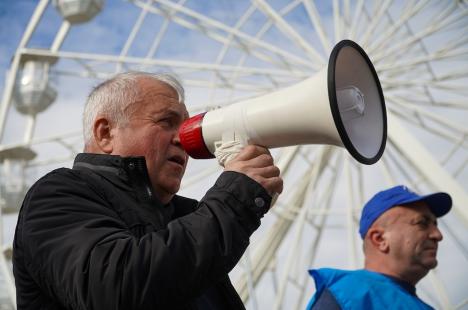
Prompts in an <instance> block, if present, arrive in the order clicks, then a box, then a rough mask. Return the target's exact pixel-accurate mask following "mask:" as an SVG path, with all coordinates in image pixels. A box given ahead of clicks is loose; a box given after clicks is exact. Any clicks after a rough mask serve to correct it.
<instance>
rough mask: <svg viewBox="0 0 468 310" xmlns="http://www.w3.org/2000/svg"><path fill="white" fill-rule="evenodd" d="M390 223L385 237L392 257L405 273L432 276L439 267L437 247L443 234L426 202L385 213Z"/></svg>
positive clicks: (395, 208) (396, 208)
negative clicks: (432, 272)
mask: <svg viewBox="0 0 468 310" xmlns="http://www.w3.org/2000/svg"><path fill="white" fill-rule="evenodd" d="M384 215H385V216H386V217H387V220H389V222H388V225H387V227H386V228H385V233H384V235H385V236H386V238H387V240H388V242H389V255H390V257H391V258H392V259H394V260H395V261H394V262H395V263H396V264H397V265H398V266H400V267H401V268H402V269H406V270H407V271H415V272H426V273H427V272H428V271H429V270H430V269H432V268H435V267H436V266H437V258H436V255H437V245H438V242H439V241H441V240H442V234H441V232H440V231H439V229H438V227H437V219H436V217H435V216H434V214H432V212H431V211H430V209H429V208H428V206H427V205H426V204H425V203H424V202H417V203H413V204H411V206H407V207H404V206H398V207H394V208H392V209H390V210H388V211H387V212H385V213H384Z"/></svg>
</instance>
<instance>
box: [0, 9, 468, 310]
mask: <svg viewBox="0 0 468 310" xmlns="http://www.w3.org/2000/svg"><path fill="white" fill-rule="evenodd" d="M316 2H318V3H321V4H323V3H324V2H321V1H316ZM36 3H37V1H35V0H16V1H13V0H11V1H8V0H0V93H3V85H4V80H5V74H6V70H7V68H8V67H9V65H10V61H11V59H12V57H13V55H14V52H15V50H16V48H17V46H18V44H19V41H20V39H21V37H22V35H23V32H24V30H25V28H26V26H27V22H28V21H29V19H30V17H31V15H32V13H33V10H34V8H35V5H36ZM232 3H233V2H231V1H229V0H223V1H213V2H210V5H204V4H202V1H190V0H189V1H187V4H186V5H187V6H188V7H190V8H193V9H194V10H197V11H202V12H203V13H204V14H205V16H209V17H217V18H220V17H219V16H222V17H221V18H220V19H221V20H222V21H223V22H224V23H226V24H228V25H234V24H235V23H236V22H237V21H238V15H239V14H240V13H241V12H244V11H245V10H246V8H247V5H246V4H245V3H244V2H239V5H233V4H232ZM269 3H270V4H271V6H272V7H274V8H276V9H278V8H281V7H282V5H283V4H282V1H281V0H275V1H270V2H269ZM395 3H397V4H398V3H399V1H396V2H395ZM398 5H399V4H398ZM226 8H227V9H226ZM391 9H393V7H392V8H391ZM226 11H228V14H227V13H226ZM318 11H319V14H321V17H322V20H323V22H324V24H325V25H326V26H327V29H328V28H330V27H332V26H333V20H332V18H331V14H332V12H331V11H330V7H329V6H326V5H324V6H321V5H320V4H319V5H318ZM138 14H139V10H136V9H135V8H134V7H132V6H130V5H129V4H128V3H127V2H121V1H116V0H107V1H106V6H105V10H104V11H103V12H101V13H100V14H99V15H98V16H97V17H96V18H95V19H94V20H93V21H92V22H90V23H89V24H84V25H78V26H74V27H73V28H72V29H71V30H70V33H69V36H67V38H66V40H65V41H64V42H63V45H62V49H63V50H70V51H75V52H83V53H97V54H113V55H115V54H118V53H119V52H120V50H121V48H122V46H123V45H124V43H125V40H126V38H127V36H128V34H129V33H130V28H129V27H128V24H129V23H130V22H134V21H135V20H136V18H137V17H138ZM289 17H290V19H289V20H288V21H289V22H290V24H291V25H293V26H294V27H295V29H296V31H297V32H298V33H299V34H300V35H301V36H302V37H304V38H306V39H307V40H310V41H311V42H318V40H319V38H318V36H317V34H316V33H315V32H310V31H308V29H309V28H310V27H311V23H310V21H309V20H308V19H307V18H306V15H305V14H304V12H303V11H293V12H292V13H291V14H290V15H289ZM293 17H294V18H293ZM420 18H421V17H417V18H415V21H414V23H418V22H421V21H419V19H420ZM188 21H190V19H188ZM265 21H266V18H265V15H263V14H261V13H258V12H257V11H256V12H255V13H254V14H253V15H252V18H251V19H249V21H248V22H247V23H246V24H245V25H244V26H243V28H242V30H244V31H245V32H247V33H251V32H253V31H255V30H258V24H260V23H265ZM60 22H61V20H60V16H59V15H58V13H57V12H56V11H55V9H54V8H53V7H52V6H49V8H48V9H47V11H46V13H45V15H44V18H43V20H42V21H41V23H40V26H39V28H38V29H37V33H36V34H35V35H34V36H33V37H32V39H31V42H30V44H29V46H33V47H48V46H50V44H51V42H52V41H53V38H54V36H55V34H56V31H57V29H58V25H60ZM162 25H163V23H162V22H161V21H160V20H159V19H156V18H155V17H153V16H148V17H147V19H145V24H144V25H143V27H142V31H140V32H139V33H138V35H137V36H136V38H135V44H133V45H132V47H131V48H130V49H129V51H128V55H129V56H132V57H144V56H145V53H146V51H147V50H148V49H149V48H150V45H151V42H152V39H153V36H154V33H155V30H157V29H158V28H160V27H162ZM384 30H385V29H380V31H384ZM327 31H328V35H329V36H330V37H332V36H333V32H332V31H330V30H327ZM218 34H220V35H224V34H223V33H222V32H221V31H219V33H218ZM265 41H266V42H268V43H271V44H278V45H279V46H282V48H283V49H284V50H285V51H287V52H290V53H294V54H295V55H300V56H307V55H305V53H304V51H303V50H301V49H300V48H298V47H297V46H296V45H294V44H290V41H289V40H288V39H287V38H285V36H284V35H282V34H281V31H280V30H279V29H278V28H274V27H273V28H272V29H270V30H269V32H268V34H267V35H266V36H265ZM434 42H436V43H437V41H434ZM161 46H162V47H161V48H160V49H158V51H157V53H156V55H155V58H156V59H164V60H174V61H177V60H183V61H190V62H197V63H198V62H199V63H211V62H213V60H214V59H216V58H217V57H218V56H219V50H220V48H221V47H222V44H220V43H219V42H215V41H213V40H211V39H207V37H206V35H203V34H200V33H199V32H195V31H190V30H187V28H184V27H181V26H178V25H172V26H171V27H170V28H169V29H168V32H167V35H166V36H164V38H163V39H162V41H161ZM316 46H317V50H318V52H319V53H320V54H321V55H323V56H324V58H325V59H326V57H327V56H326V54H327V52H326V50H325V49H323V48H322V46H321V45H320V44H316ZM436 46H437V44H433V45H430V46H429V47H430V48H435V47H436ZM188 50H190V57H189V58H188V57H187V51H188ZM240 57H241V53H240V52H239V51H237V50H235V49H230V50H228V51H227V53H226V55H225V58H224V59H223V63H225V64H234V65H235V64H236V63H237V61H238V59H239V58H240ZM59 64H60V65H61V68H62V69H66V68H71V69H69V70H70V71H73V70H78V69H77V67H78V66H77V65H76V64H75V65H74V64H73V63H72V62H71V61H66V60H60V63H59ZM245 64H246V66H249V65H252V66H257V67H262V68H266V69H268V68H270V67H271V64H269V63H268V62H267V61H261V60H258V59H257V58H254V57H247V58H246V59H245ZM464 64H465V65H466V62H465V63H464ZM67 66H68V67H67ZM73 66H75V67H73ZM102 66H103V71H109V72H110V71H112V70H113V68H108V67H105V65H102ZM278 68H281V67H280V66H279V65H278ZM278 68H275V69H278ZM80 70H81V69H80ZM451 70H453V67H452V68H451ZM303 71H304V72H307V73H309V72H310V74H313V72H314V69H312V68H304V69H303ZM179 72H183V74H184V78H186V79H187V84H188V86H189V87H188V92H187V98H189V100H190V102H189V103H188V105H193V106H200V105H201V106H203V105H206V104H207V103H206V101H207V98H208V99H210V100H211V99H213V98H214V99H213V101H214V102H218V101H219V100H223V99H225V98H226V97H230V96H232V97H235V96H236V95H242V93H235V94H231V93H230V92H229V91H227V90H216V91H215V92H213V93H209V92H210V91H209V90H206V88H203V87H197V85H196V84H195V83H193V81H197V80H202V79H208V78H209V77H207V76H208V74H206V73H200V72H198V71H196V72H191V71H190V70H186V71H183V70H180V71H179ZM408 74H409V77H408V76H407V77H406V79H408V80H410V79H415V76H416V75H417V74H420V73H418V72H414V73H411V72H409V73H408ZM385 75H386V76H387V74H386V73H385ZM296 79H297V78H296ZM278 80H279V81H280V82H282V83H285V84H287V83H290V82H291V81H293V80H294V79H292V78H290V77H288V76H287V77H281V78H278ZM191 81H192V84H191ZM98 82H99V79H95V78H89V79H81V78H76V77H72V76H68V75H67V74H66V72H62V75H61V76H60V78H57V79H53V80H52V81H51V83H52V84H53V85H54V87H57V89H59V90H60V92H59V95H58V98H57V100H56V103H54V104H53V105H52V106H51V107H50V108H49V109H48V110H47V112H44V113H43V114H39V116H38V122H37V125H36V129H35V132H34V138H37V139H40V138H43V137H47V136H50V135H53V134H55V133H57V134H58V133H65V132H77V131H79V130H80V129H81V110H82V107H83V102H84V101H85V100H86V94H87V93H88V92H89V90H90V89H91V88H92V86H93V85H96V84H97V83H98ZM242 82H243V86H249V83H250V86H252V85H254V86H255V87H257V88H258V90H254V91H253V92H255V91H259V92H264V91H265V89H271V88H272V81H270V80H268V79H266V78H263V79H260V78H259V77H257V78H256V79H251V80H249V79H248V78H246V79H244V80H242ZM255 87H254V88H255ZM403 94H404V95H406V96H412V95H413V94H410V95H409V94H408V92H404V93H403ZM415 96H416V95H415ZM217 100H218V101H217ZM452 114H455V115H454V116H453V119H457V120H458V119H466V118H465V115H466V112H465V111H460V113H458V110H456V111H455V113H453V111H452ZM24 126H25V121H24V117H22V116H21V115H20V114H18V113H17V112H15V111H14V110H13V111H10V114H9V116H8V120H7V126H6V131H5V133H6V135H5V137H4V140H3V141H1V143H2V144H3V143H5V144H9V143H15V142H18V141H20V140H21V139H22V135H23V132H22V131H23V128H24ZM416 127H417V126H416ZM414 130H415V131H416V130H420V129H418V128H415V129H414ZM79 139H80V137H78V139H77V140H79ZM422 139H423V142H424V145H426V146H428V147H430V148H431V151H433V152H443V151H444V148H445V145H446V144H443V145H444V147H443V148H440V147H439V149H437V143H432V142H431V141H437V140H434V139H436V138H434V137H432V136H429V135H423V138H422ZM77 140H76V141H77ZM442 142H443V143H444V142H445V141H442ZM434 144H435V146H434ZM447 147H449V146H447ZM44 148H47V149H48V150H49V151H48V152H42V153H41V154H40V155H39V158H40V159H47V157H48V156H50V150H53V152H61V151H63V150H61V149H60V148H59V147H57V146H52V145H45V146H44ZM445 151H446V150H445ZM388 152H389V153H391V152H392V153H393V154H396V151H395V150H394V149H390V150H389V151H388ZM465 152H466V151H465ZM460 153H462V154H461V156H463V155H464V154H466V153H463V151H460ZM313 154H314V153H313ZM461 158H463V157H461ZM465 158H466V157H465ZM312 159H314V157H313V156H309V157H308V158H307V156H304V158H303V161H300V160H298V161H297V162H295V163H294V165H295V167H296V168H295V171H294V172H293V173H291V174H292V175H293V176H294V177H296V178H297V177H298V176H299V175H300V173H299V172H302V170H304V165H306V164H307V162H310V161H311V160H312ZM192 162H193V161H191V164H192ZM453 162H454V163H456V162H457V161H456V160H453ZM65 164H66V165H69V162H66V163H65ZM61 165H63V163H61ZM212 166H213V165H212V163H209V162H197V164H196V165H195V164H193V165H192V166H191V167H190V169H192V170H191V171H192V172H199V171H203V170H205V169H211V167H212ZM353 166H354V165H353ZM53 167H54V165H49V166H47V167H46V169H52V168H53ZM338 167H340V166H338ZM453 169H454V170H456V167H454V168H453ZM330 170H332V169H330ZM376 170H378V167H376V166H373V167H365V168H363V171H364V172H363V173H370V172H372V173H373V172H375V171H376ZM461 170H462V171H461V175H462V176H463V173H464V174H465V176H466V175H468V172H467V170H468V169H465V170H463V169H461ZM217 171H218V173H219V171H220V170H219V169H218V170H217ZM43 172H44V171H43V170H39V171H36V172H34V171H33V172H30V177H31V179H35V178H37V177H39V176H40V175H41V174H42V173H43ZM329 173H330V171H327V172H326V173H325V177H327V174H329ZM215 177H216V173H215V174H212V175H210V176H208V177H206V178H205V179H204V182H203V183H204V184H208V183H212V182H213V181H214V179H215ZM381 178H382V177H381V175H380V174H379V175H378V176H374V177H370V178H368V179H366V180H365V182H366V185H367V186H369V188H371V186H372V183H374V182H375V183H378V182H382V180H381ZM415 183H416V184H417V181H415ZM297 184H299V181H297V183H296V182H293V183H288V184H286V186H287V187H288V193H289V192H290V191H292V190H293V189H294V187H295V186H297ZM340 184H341V183H340ZM422 186H423V188H424V185H422ZM205 187H206V186H205ZM336 187H337V189H336V191H335V192H337V193H338V192H343V193H344V192H346V191H347V190H348V189H347V188H346V187H345V186H343V185H342V184H341V185H338V184H337V185H336ZM187 193H188V196H191V197H195V198H201V197H200V196H201V194H200V193H201V191H200V186H194V188H193V189H190V190H188V191H187ZM368 195H369V192H366V196H368ZM343 196H344V197H341V196H339V197H335V200H336V203H337V204H338V205H340V204H344V203H346V201H345V199H346V198H345V197H346V196H345V195H343ZM310 200H312V198H310ZM268 220H269V218H267V219H265V221H268ZM330 221H331V223H330V227H334V225H340V224H341V223H338V221H336V223H335V219H333V220H330ZM451 223H457V222H456V220H454V219H451V220H450V221H449V222H448V224H449V225H450V224H451ZM7 225H8V227H7V229H6V231H7V232H6V235H5V238H6V239H7V240H11V238H12V235H13V227H14V220H11V221H8V222H7ZM455 226H456V225H454V227H455ZM460 232H461V233H463V232H465V233H466V230H463V229H461V230H456V233H460ZM310 233H311V234H312V233H313V232H310ZM259 235H260V233H258V234H257V235H256V236H257V237H258V236H259ZM340 238H341V237H340V235H339V234H338V233H337V232H336V231H334V230H333V229H331V231H330V232H329V237H328V239H327V240H328V242H327V243H322V244H321V245H320V247H319V249H320V251H321V253H323V254H325V253H329V254H327V255H322V256H320V257H319V258H318V260H317V264H319V265H334V264H342V262H341V263H340V257H336V254H333V253H336V252H339V251H340V250H341V252H343V251H345V250H347V249H343V246H342V240H341V239H340ZM447 244H449V245H447V246H446V247H445V245H444V246H443V247H442V249H441V251H443V252H442V254H443V258H444V260H443V262H442V265H443V266H445V267H447V266H449V265H452V266H456V265H459V264H460V263H461V264H463V263H464V264H465V266H466V260H463V258H461V259H460V255H459V254H457V255H451V252H450V251H449V249H452V248H453V247H454V245H453V244H452V243H451V241H448V242H447ZM282 255H283V256H282V257H280V258H279V259H282V260H285V257H286V256H287V255H286V254H282ZM461 269H463V266H462V267H461ZM442 270H444V272H445V273H446V274H448V276H447V278H446V279H456V281H460V277H457V272H458V270H457V269H456V268H450V269H448V268H445V269H442ZM463 274H465V275H466V268H464V270H463ZM461 291H462V290H460V287H457V289H455V290H454V291H452V292H449V294H451V297H453V295H455V296H456V297H455V300H458V301H460V300H461V297H460V295H461V294H462V293H461ZM265 295H266V296H270V295H271V292H266V293H265ZM271 297H272V298H273V296H271Z"/></svg>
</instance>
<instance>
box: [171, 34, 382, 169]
mask: <svg viewBox="0 0 468 310" xmlns="http://www.w3.org/2000/svg"><path fill="white" fill-rule="evenodd" d="M179 136H180V141H181V144H182V146H183V147H184V149H185V150H186V151H187V153H188V154H189V155H190V156H192V157H194V158H213V157H214V154H215V152H216V149H217V148H218V147H219V146H220V145H222V144H223V143H227V142H230V141H240V142H241V143H243V144H256V145H261V146H264V147H267V148H277V147H286V146H292V145H303V144H330V145H336V146H341V147H345V148H346V149H347V150H348V151H349V152H350V154H351V155H352V156H353V157H354V158H355V159H357V160H358V161H359V162H361V163H364V164H373V163H375V162H376V161H377V160H378V159H379V158H380V157H381V156H382V154H383V151H384V148H385V142H386V136H387V125H386V111H385V102H384V98H383V93H382V89H381V87H380V83H379V80H378V77H377V74H376V72H375V69H374V68H373V66H372V63H371V62H370V60H369V58H368V57H367V55H366V54H365V52H364V51H363V50H362V48H360V47H359V46H358V45H357V44H356V43H354V42H352V41H349V40H344V41H341V42H340V43H338V44H337V45H336V46H335V48H334V49H333V51H332V53H331V56H330V60H329V64H328V67H326V68H324V69H323V70H321V71H319V72H318V73H317V74H315V75H314V76H312V77H310V78H308V79H306V80H304V81H302V82H300V83H297V84H295V85H292V86H289V87H287V88H284V89H282V90H279V91H275V92H273V93H270V94H267V95H263V96H260V97H257V98H252V99H248V100H245V101H241V102H237V103H234V104H231V105H229V106H226V107H223V108H220V109H217V110H212V111H209V112H206V113H203V114H199V115H197V116H194V117H192V118H190V119H188V120H187V121H185V122H184V123H183V124H182V126H181V128H180V132H179Z"/></svg>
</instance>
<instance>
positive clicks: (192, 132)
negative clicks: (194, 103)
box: [179, 112, 215, 159]
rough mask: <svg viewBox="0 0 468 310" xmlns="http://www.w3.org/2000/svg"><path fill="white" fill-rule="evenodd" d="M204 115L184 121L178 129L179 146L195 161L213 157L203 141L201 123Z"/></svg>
mask: <svg viewBox="0 0 468 310" xmlns="http://www.w3.org/2000/svg"><path fill="white" fill-rule="evenodd" d="M205 114H206V112H205V113H201V114H198V115H195V116H193V117H191V118H189V119H187V120H185V121H184V122H183V123H182V125H181V126H180V128H179V139H180V144H182V147H183V148H184V150H185V151H186V152H187V154H189V156H190V157H192V158H195V159H208V158H214V157H215V156H214V155H213V154H211V153H210V151H209V150H208V148H207V147H206V145H205V141H204V140H203V133H202V122H203V117H204V116H205Z"/></svg>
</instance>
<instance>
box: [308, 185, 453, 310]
mask: <svg viewBox="0 0 468 310" xmlns="http://www.w3.org/2000/svg"><path fill="white" fill-rule="evenodd" d="M451 207H452V199H451V197H450V196H449V195H448V194H447V193H433V194H429V195H424V196H420V195H418V194H416V193H415V192H413V191H411V190H410V189H408V187H406V186H402V185H399V186H395V187H392V188H389V189H387V190H383V191H381V192H379V193H377V194H376V195H374V197H372V199H370V200H369V202H367V203H366V205H365V206H364V208H363V209H362V215H361V220H360V226H359V234H360V235H361V238H362V239H363V241H364V256H365V262H364V269H360V270H339V269H331V268H322V269H317V270H310V271H309V272H310V274H311V275H312V277H313V278H314V280H315V286H316V293H315V295H314V297H313V298H312V299H311V301H310V302H309V305H308V307H307V309H313V310H322V309H326V310H336V309H412V310H413V309H432V307H431V306H429V305H428V304H426V303H425V302H424V301H422V300H421V299H419V297H418V296H417V295H416V288H415V285H416V283H418V282H419V281H420V280H421V279H422V278H424V277H425V276H426V275H427V273H428V272H429V271H430V270H431V269H433V268H435V267H436V266H437V257H436V256H437V246H438V243H439V242H440V241H442V233H441V232H440V230H439V228H438V227H437V218H438V217H441V216H443V215H445V214H447V213H448V212H449V211H450V209H451Z"/></svg>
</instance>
